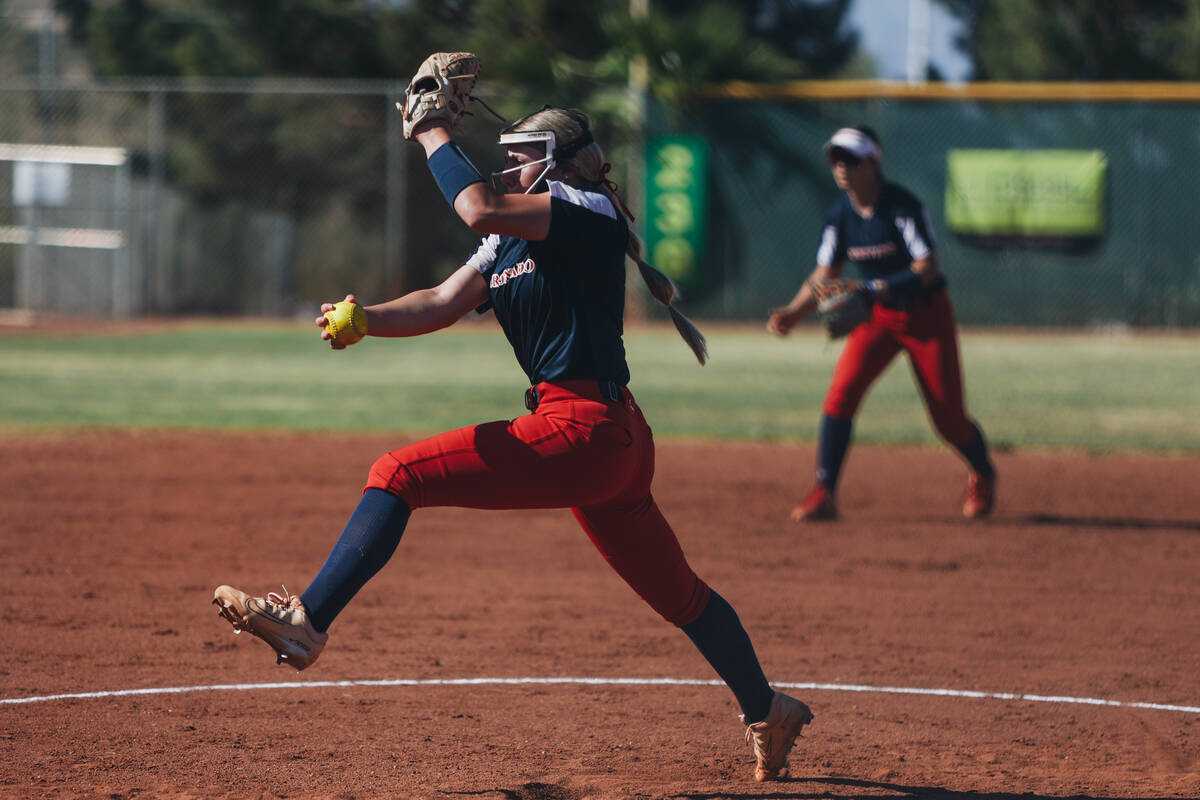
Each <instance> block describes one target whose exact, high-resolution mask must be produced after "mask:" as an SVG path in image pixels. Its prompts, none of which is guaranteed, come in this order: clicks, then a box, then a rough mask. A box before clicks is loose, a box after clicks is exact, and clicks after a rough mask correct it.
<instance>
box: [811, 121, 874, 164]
mask: <svg viewBox="0 0 1200 800" xmlns="http://www.w3.org/2000/svg"><path fill="white" fill-rule="evenodd" d="M835 147H836V148H838V149H839V150H845V151H846V152H847V153H850V154H851V155H853V156H856V157H858V158H873V159H875V160H876V161H877V162H881V163H882V161H883V152H882V151H881V150H880V149H879V145H877V144H875V140H874V139H872V138H871V137H870V136H867V135H866V134H865V133H863V132H862V131H859V130H855V129H854V128H842V129H841V130H839V131H838V132H837V133H835V134H834V135H833V136H831V137H829V141H828V142H826V143H825V155H829V153H830V152H831V151H832V150H833V149H834V148H835Z"/></svg>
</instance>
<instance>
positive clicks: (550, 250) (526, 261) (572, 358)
mask: <svg viewBox="0 0 1200 800" xmlns="http://www.w3.org/2000/svg"><path fill="white" fill-rule="evenodd" d="M549 185H550V189H549V191H550V232H549V234H548V235H547V236H546V238H545V239H544V240H542V241H536V242H535V241H528V240H525V239H516V238H514V237H511V236H499V235H497V234H492V235H490V236H485V237H484V239H483V243H482V244H481V245H480V246H479V249H478V250H476V251H475V254H474V255H472V256H471V257H470V258H469V259H467V264H469V265H471V266H472V267H474V268H475V269H476V270H478V271H479V273H480V274H481V275H482V276H483V277H484V279H485V280H487V282H488V286H489V287H490V288H491V306H492V307H493V308H495V310H496V319H497V320H499V321H500V327H501V328H503V329H504V335H505V336H507V337H508V341H509V343H511V344H512V347H513V352H514V353H516V356H517V361H518V362H520V364H521V368H522V369H524V370H525V374H526V375H528V376H529V382H530V383H531V384H535V383H539V382H541V381H552V380H578V379H587V378H594V379H595V380H598V381H615V382H616V383H617V384H618V385H621V386H624V385H625V384H627V383H628V382H629V367H628V365H627V364H626V363H625V344H624V342H623V341H622V339H621V336H622V333H623V330H624V322H623V321H624V316H625V243H626V241H627V239H628V237H629V229H628V227H627V226H626V223H625V218H624V217H622V216H621V215H620V214H618V213H617V210H616V209H615V208H614V207H613V204H612V201H610V200H609V199H608V197H606V196H605V195H603V194H600V193H597V192H589V191H584V190H582V189H576V188H573V187H571V186H567V185H566V184H564V183H560V182H558V181H551V182H550V184H549Z"/></svg>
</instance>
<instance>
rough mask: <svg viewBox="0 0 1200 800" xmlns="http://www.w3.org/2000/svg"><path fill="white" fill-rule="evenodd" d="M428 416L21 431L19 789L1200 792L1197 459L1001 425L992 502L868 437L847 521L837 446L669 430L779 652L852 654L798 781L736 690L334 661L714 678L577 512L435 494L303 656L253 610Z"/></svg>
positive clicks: (1, 554) (848, 487) (707, 526)
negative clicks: (1013, 442)
mask: <svg viewBox="0 0 1200 800" xmlns="http://www.w3.org/2000/svg"><path fill="white" fill-rule="evenodd" d="M814 413H815V412H814ZM404 441H406V440H405V439H404V438H403V437H396V436H384V435H361V434H334V435H317V434H312V435H309V434H305V435H298V434H277V435H265V436H258V435H250V434H218V433H208V432H191V433H159V432H145V433H128V432H114V431H108V432H106V431H92V432H84V433H75V434H36V435H35V434H11V433H10V434H6V435H4V436H3V437H0V486H2V487H3V490H2V493H0V516H2V518H3V520H4V523H3V534H0V543H2V544H0V565H2V566H0V576H2V577H3V582H4V589H5V591H4V595H3V600H2V601H0V602H2V604H3V615H4V617H3V619H4V629H5V630H4V644H3V645H2V646H0V700H2V701H3V702H0V797H5V798H8V797H13V798H17V797H19V798H25V797H39V798H40V797H48V798H75V797H87V798H92V797H98V798H113V799H114V800H116V799H118V798H120V799H123V798H147V797H155V798H157V797H186V798H396V797H402V798H403V797H414V798H480V799H482V800H504V799H505V798H507V799H509V800H512V799H513V798H519V799H520V800H580V799H582V798H693V799H695V800H701V799H703V800H709V799H710V798H755V797H769V798H789V799H792V800H809V799H810V798H834V799H835V800H857V799H858V798H875V797H882V798H931V799H932V798H936V800H1017V798H1050V797H1064V796H1070V797H1078V796H1086V797H1090V798H1104V799H1105V800H1133V799H1134V798H1139V799H1140V798H1150V799H1154V800H1157V799H1158V798H1195V797H1198V796H1200V735H1198V734H1200V708H1197V707H1198V706H1200V645H1198V644H1197V642H1200V599H1198V589H1197V587H1198V579H1197V576H1198V575H1200V481H1198V479H1197V476H1198V475H1200V460H1198V459H1197V458H1196V457H1194V456H1186V457H1185V456H1180V457H1165V456H1164V457H1152V456H1136V457H1124V456H1121V457H1118V456H1103V457H1100V456H1096V457H1086V456H1076V455H1051V454H1023V453H1000V454H999V455H998V456H997V463H998V466H999V470H1000V501H999V505H998V508H997V510H996V513H995V516H994V517H993V518H992V519H989V520H986V521H982V522H974V523H966V522H964V521H963V520H962V519H961V518H960V516H959V514H958V508H959V504H960V501H961V494H960V493H961V489H962V485H963V470H962V467H961V466H960V465H959V463H958V461H957V459H956V458H955V457H954V456H953V455H952V454H951V453H950V452H949V451H947V450H944V449H939V448H912V449H901V448H885V447H870V446H862V447H859V448H856V449H855V451H854V452H853V454H852V456H851V458H850V462H849V464H848V467H847V470H846V474H845V477H844V481H843V483H844V488H843V491H842V494H841V507H842V510H843V517H844V519H843V520H842V521H840V522H837V523H833V524H823V525H809V526H798V525H795V524H791V523H789V522H787V520H786V515H787V511H788V509H789V508H790V507H791V505H792V503H793V502H794V501H795V500H796V498H797V495H798V493H799V492H800V491H801V490H802V489H804V488H806V486H807V483H808V480H809V476H810V474H811V464H812V461H813V451H812V446H811V445H769V444H736V443H719V444H713V443H708V444H697V443H686V442H679V441H665V442H660V444H659V468H658V476H657V479H656V492H655V493H656V497H657V499H658V501H659V504H660V505H661V506H662V507H663V509H664V511H665V512H666V514H667V516H668V517H669V518H670V519H671V520H672V522H673V523H674V525H675V526H676V528H677V530H678V532H679V535H680V539H681V541H682V543H683V546H684V549H685V551H686V553H687V554H688V556H689V558H690V560H691V562H692V564H693V566H694V567H695V568H696V570H697V571H698V572H699V573H700V574H701V575H702V576H703V577H704V578H706V579H707V580H709V581H710V582H711V583H712V584H713V585H714V586H715V587H716V588H718V589H719V590H720V591H721V592H722V593H723V594H724V595H725V596H726V597H727V598H728V599H729V600H730V602H731V603H732V604H733V605H734V606H735V607H736V608H737V610H738V611H739V613H740V614H741V616H742V619H743V621H744V623H745V625H746V627H747V629H748V630H749V632H750V634H751V637H752V638H753V640H754V642H755V645H756V647H757V649H758V652H759V655H760V657H761V659H762V662H763V665H764V667H765V669H766V671H767V674H768V676H769V677H770V678H771V679H772V680H774V681H776V682H780V683H813V684H823V685H825V687H824V688H820V689H804V688H797V689H793V690H791V691H792V693H794V694H796V695H797V696H799V697H801V698H803V699H804V700H806V701H807V702H808V703H810V704H811V706H812V707H813V709H814V711H815V713H816V721H815V723H814V724H813V725H812V726H811V728H809V729H808V731H807V735H806V737H805V738H804V739H802V740H800V742H799V743H798V746H797V748H796V750H795V752H794V755H793V758H792V764H793V769H792V777H791V779H790V780H788V781H785V782H782V783H769V784H754V783H752V782H751V781H750V775H751V772H752V761H751V755H750V750H749V747H748V746H747V745H746V744H745V743H744V741H743V740H742V730H743V729H742V726H741V725H740V724H739V723H738V721H737V718H736V713H737V709H736V707H735V704H734V702H733V699H732V697H731V695H730V694H729V692H728V691H727V690H726V689H725V688H724V687H722V686H708V685H670V684H668V685H644V684H636V683H635V684H629V685H612V684H601V685H586V684H579V683H552V684H524V683H514V684H500V683H484V684H481V685H442V686H438V685H430V684H418V685H375V686H372V685H364V684H360V683H346V684H344V685H330V683H332V682H339V681H347V682H352V681H392V680H400V679H410V680H416V681H430V680H452V679H464V678H466V679H470V678H512V679H525V678H564V679H575V678H601V679H622V678H632V679H661V678H677V679H697V680H710V679H712V678H714V676H713V675H712V674H711V672H710V670H709V668H708V666H707V665H706V664H705V662H704V661H703V660H702V659H701V658H700V656H699V655H698V654H697V653H696V652H695V651H694V650H693V648H692V646H691V644H690V643H689V642H688V640H687V639H686V638H685V637H684V636H683V635H682V634H681V633H680V632H678V631H677V630H675V629H674V628H672V627H671V626H669V625H668V624H667V623H665V622H664V621H662V620H661V619H659V618H658V617H656V616H655V615H654V614H653V612H651V611H650V610H649V609H648V608H647V607H645V606H644V605H643V604H642V603H641V601H640V600H638V599H637V597H635V596H634V594H633V593H632V592H631V591H630V590H629V589H628V588H627V587H626V586H625V585H624V584H622V583H621V582H620V580H619V579H618V578H617V577H616V576H615V574H613V573H612V572H611V571H610V570H609V569H608V567H607V566H606V565H605V564H604V563H603V561H602V560H601V558H600V556H599V555H598V554H596V553H595V552H594V550H593V549H592V547H591V545H590V544H589V543H588V541H587V539H586V537H585V536H584V535H583V533H582V532H581V531H580V530H579V529H578V528H577V526H576V525H575V523H574V520H573V519H572V517H571V515H570V513H569V512H567V511H535V512H503V513H489V512H482V511H469V510H458V509H426V510H420V511H418V512H417V513H416V514H415V515H414V517H413V520H412V523H411V525H410V526H409V530H408V532H407V533H406V534H405V537H404V540H403V541H402V542H401V544H400V547H399V549H398V551H397V553H396V555H395V557H394V558H393V559H392V561H391V562H390V563H389V564H388V566H387V567H386V568H385V569H384V570H383V572H381V573H380V574H379V575H378V576H376V578H375V579H374V580H373V581H372V582H371V583H370V584H369V585H368V586H367V588H366V589H365V590H363V592H362V593H361V594H360V595H359V596H358V598H356V600H355V601H354V602H353V603H352V604H351V605H350V607H349V608H348V609H347V610H346V611H345V612H344V614H343V615H342V616H341V617H340V618H339V619H338V620H337V622H336V623H335V624H334V626H333V628H332V629H331V635H332V638H331V641H330V645H329V646H328V647H327V648H326V650H325V652H324V654H323V655H322V657H321V660H320V661H319V662H318V663H317V664H316V665H315V666H313V667H312V668H311V669H309V670H307V671H306V672H304V673H302V674H299V675H298V674H297V673H295V672H294V671H293V670H291V669H290V668H288V667H285V666H279V667H276V666H274V665H273V661H274V659H273V654H272V653H271V652H270V650H269V648H267V647H266V646H265V645H264V644H263V643H261V642H259V641H258V640H256V639H253V638H251V637H250V636H248V635H242V636H237V637H235V636H233V635H232V633H231V631H230V628H229V626H228V625H227V624H226V623H224V622H223V621H221V620H220V619H219V618H218V617H217V613H216V610H215V608H214V607H213V606H211V605H210V602H209V601H210V598H211V595H212V589H213V587H214V586H216V585H217V584H219V583H225V582H228V583H231V584H234V585H236V586H239V587H242V588H245V589H248V590H253V591H254V592H256V593H265V592H266V591H268V590H272V589H274V590H276V591H278V590H279V585H278V584H279V583H280V582H283V583H286V584H287V586H288V588H289V589H291V590H293V591H300V590H301V589H303V588H304V586H305V585H306V584H307V582H308V581H309V580H310V579H311V577H312V576H313V574H314V573H315V571H316V569H317V567H319V565H320V564H321V562H322V560H323V559H324V557H325V555H326V553H327V552H328V550H329V548H330V546H331V544H332V543H333V541H334V539H335V538H336V536H337V534H338V532H339V531H340V530H341V526H342V524H343V522H344V521H345V518H346V516H347V515H348V514H349V512H350V511H351V509H352V508H353V505H354V503H355V502H356V498H357V496H358V493H359V491H360V489H361V484H362V480H363V478H364V477H365V474H366V470H367V468H368V466H369V465H370V463H371V462H372V461H373V460H374V458H375V457H376V456H377V455H379V454H380V453H382V452H384V451H385V450H387V449H390V448H392V447H395V446H396V445H398V444H401V443H403V442H404ZM334 461H336V462H338V463H339V464H340V466H339V467H338V468H337V469H331V468H330V464H331V463H332V462H334ZM914 472H919V473H920V474H921V475H923V476H925V477H924V479H923V480H921V481H920V483H919V485H918V486H917V488H915V489H911V488H907V487H908V486H910V485H911V482H910V481H909V480H907V479H904V477H905V476H908V475H911V474H912V473H914ZM897 486H904V487H906V489H905V491H898V490H897ZM274 682H287V683H293V684H294V685H293V686H287V687H269V686H254V685H253V684H269V683H274ZM313 684H316V685H313ZM854 686H857V687H875V688H876V689H883V688H886V687H907V688H915V689H927V690H938V689H946V690H956V691H960V692H962V691H965V692H972V691H978V692H983V693H1017V694H1028V695H1038V696H1043V697H1046V696H1053V697H1059V698H1062V699H1060V700H1056V701H1051V702H1041V701H1035V700H1033V699H1026V698H1021V699H999V698H995V697H973V696H961V695H957V694H949V695H945V696H937V695H929V694H906V693H901V692H897V691H895V690H894V689H891V690H886V691H876V690H870V691H850V690H849V688H850V687H854ZM167 687H179V688H181V689H184V690H185V691H180V692H178V693H161V692H156V691H150V692H148V693H143V694H120V695H113V694H104V693H108V692H120V691H127V690H158V689H162V688H167ZM214 687H218V688H214ZM89 692H94V693H100V694H98V695H96V696H91V697H83V698H79V697H77V698H57V699H36V698H47V697H48V696H51V695H58V694H77V693H89ZM1072 698H1074V699H1103V700H1109V701H1114V704H1111V705H1096V704H1087V703H1080V702H1067V701H1068V700H1070V699H1072ZM35 699H36V700H35ZM1135 703H1153V704H1162V705H1166V706H1172V708H1157V709H1156V708H1146V707H1136V706H1133V705H1131V704H1135Z"/></svg>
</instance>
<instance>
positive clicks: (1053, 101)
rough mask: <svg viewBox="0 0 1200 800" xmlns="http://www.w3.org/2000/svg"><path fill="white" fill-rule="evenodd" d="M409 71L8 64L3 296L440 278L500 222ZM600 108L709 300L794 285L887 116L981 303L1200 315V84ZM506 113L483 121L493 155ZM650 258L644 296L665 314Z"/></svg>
mask: <svg viewBox="0 0 1200 800" xmlns="http://www.w3.org/2000/svg"><path fill="white" fill-rule="evenodd" d="M403 87H404V84H403V82H391V81H335V80H316V79H310V80H203V81H200V80H188V81H182V80H128V81H118V82H95V81H83V82H78V83H76V82H69V81H66V82H63V83H61V84H56V85H43V84H42V83H39V82H38V81H36V80H10V81H7V82H6V81H0V102H3V104H4V109H5V113H4V114H3V115H0V309H5V308H14V307H15V308H21V309H27V310H29V311H37V310H44V311H52V312H61V313H84V314H98V315H111V316H138V315H144V314H155V315H160V314H161V315H173V314H214V313H216V314H230V315H266V316H289V315H292V314H300V313H301V312H303V314H309V313H311V310H312V308H314V307H315V304H316V303H319V302H320V301H322V300H329V299H331V298H339V297H341V296H343V295H344V294H345V293H346V292H347V291H354V292H356V293H358V294H359V296H360V297H364V298H369V299H376V298H384V297H394V296H396V295H397V294H399V293H402V292H405V291H408V290H411V289H415V288H421V287H423V286H428V285H430V284H431V283H434V282H437V281H439V280H441V279H442V278H444V277H445V276H446V275H448V274H449V273H450V272H451V271H453V270H454V269H455V268H457V266H459V265H461V264H462V262H463V260H464V259H465V258H467V257H468V256H469V255H470V253H471V252H472V251H473V249H474V248H475V247H476V246H477V245H478V242H479V236H478V235H475V234H473V233H472V232H471V231H470V230H469V229H467V228H466V227H465V226H464V225H463V224H462V223H461V221H460V220H458V219H457V218H456V217H455V216H454V215H453V214H452V213H451V212H450V210H449V209H448V208H447V207H446V205H445V203H444V201H443V200H442V198H441V196H440V193H439V192H438V190H437V187H436V186H435V185H434V183H433V180H432V178H431V177H430V175H429V173H428V170H427V169H426V168H425V165H424V155H423V153H422V152H421V150H420V148H419V147H416V146H415V145H413V144H411V143H409V142H405V141H404V139H403V137H402V135H401V132H400V125H399V115H398V114H397V113H396V111H395V101H396V99H397V98H398V97H400V96H401V95H402V92H403ZM489 92H490V94H489V97H490V98H491V99H493V100H495V101H496V104H497V105H498V106H499V107H500V108H506V109H517V108H525V107H526V106H530V105H532V107H536V106H537V105H538V104H540V101H538V102H536V103H535V102H534V101H533V100H531V99H529V98H527V97H523V96H515V95H513V94H511V92H512V90H511V89H505V87H503V86H501V85H493V86H490V87H489ZM506 92H508V94H506ZM510 113H511V112H510ZM598 119H600V122H599V123H598V125H597V135H598V137H599V139H600V141H601V142H602V144H603V145H604V146H605V151H606V154H607V157H608V159H609V160H610V161H611V162H612V164H613V165H614V170H613V173H612V175H611V176H610V177H612V178H614V179H615V180H617V181H618V182H619V183H620V184H621V185H622V192H623V193H624V194H625V196H626V197H627V198H628V199H629V201H630V203H631V204H632V205H633V207H634V209H635V211H636V212H637V214H638V219H637V226H638V227H639V228H640V230H641V231H642V233H644V234H645V235H646V239H647V243H648V245H649V248H650V251H651V255H652V257H654V258H655V259H656V260H657V261H658V262H659V263H660V266H662V267H663V268H664V269H665V270H666V271H668V272H670V273H672V274H673V275H676V276H677V277H678V278H679V281H680V283H681V285H682V287H683V289H684V296H683V301H682V302H683V308H684V309H685V310H686V311H687V312H688V313H689V314H691V315H693V316H695V317H697V318H716V319H721V318H725V319H734V320H753V319H763V318H765V315H766V313H767V310H768V309H769V308H771V307H773V306H777V305H779V304H781V303H783V302H785V301H786V300H787V299H788V298H789V297H790V296H791V295H792V294H793V293H794V292H795V290H796V288H797V287H798V286H799V284H800V282H801V281H802V280H803V278H804V277H805V276H806V275H807V274H808V272H809V271H810V270H811V268H812V265H813V259H814V256H815V252H816V247H817V242H818V238H819V236H820V232H821V224H822V220H823V216H824V212H825V209H826V208H827V207H828V206H829V204H830V203H831V202H833V200H834V199H835V196H836V189H835V187H834V185H833V182H832V180H831V179H830V176H829V172H828V169H827V167H826V165H825V163H824V161H823V157H822V153H821V144H822V142H824V141H825V139H826V138H827V137H828V136H829V135H830V133H831V132H832V131H834V130H835V129H836V128H838V127H839V126H841V125H845V124H849V123H853V122H864V123H867V124H870V125H872V126H873V127H874V128H875V129H876V130H877V131H879V133H880V134H881V136H882V138H883V144H884V150H885V170H886V173H887V174H888V176H890V177H891V178H893V179H894V180H896V181H899V182H900V183H902V184H904V185H906V186H908V187H909V188H910V189H912V190H913V191H915V192H916V193H917V194H918V195H920V196H921V197H922V198H923V199H924V201H925V202H926V204H927V206H928V209H929V212H930V215H931V217H932V222H933V225H934V229H935V232H936V235H937V239H938V249H939V252H940V255H941V259H942V265H943V269H944V271H945V272H946V274H947V275H948V276H949V280H950V287H951V292H952V295H953V297H954V300H955V303H956V307H957V309H958V314H959V317H960V319H961V320H962V321H963V322H965V323H969V324H979V325H1019V326H1060V325H1062V326H1071V327H1096V326H1118V327H1120V326H1136V327H1174V328H1185V327H1196V326H1198V325H1200V190H1198V189H1197V186H1196V183H1197V176H1200V84H1120V83H1114V84H994V83H992V84H961V85H951V84H921V85H909V84H897V83H881V82H823V83H793V84H784V85H777V86H776V85H771V86H764V85H721V86H715V87H710V88H709V89H708V90H707V91H706V92H705V93H704V94H703V96H702V97H701V98H700V99H699V100H698V101H697V102H696V103H694V104H692V105H691V106H689V107H688V110H686V111H684V112H677V113H675V114H672V115H668V114H667V113H665V112H664V111H663V110H662V109H655V108H653V107H652V108H651V113H650V114H649V122H648V125H647V129H646V130H645V131H644V134H645V135H644V136H641V137H639V136H637V135H635V134H637V131H634V130H631V129H630V128H629V126H628V125H623V124H620V120H619V115H614V114H612V113H610V114H609V115H607V116H602V115H601V116H598ZM498 127H499V124H498V123H496V122H494V121H491V120H488V119H487V118H486V117H482V116H478V117H474V118H472V119H470V120H468V121H467V122H466V123H465V124H464V126H463V128H464V131H463V134H462V136H461V142H462V144H463V146H464V148H465V149H466V151H467V152H468V154H469V155H470V156H471V157H472V159H474V160H475V162H476V163H477V164H478V165H479V167H480V169H481V170H483V171H484V173H485V174H487V172H489V171H490V170H492V169H495V168H496V167H497V166H498V165H499V163H500V160H501V155H500V153H499V151H498V149H497V148H496V145H495V136H496V130H497V129H498ZM643 166H644V167H645V169H644V170H639V169H637V168H638V167H643ZM639 174H644V175H645V176H646V177H645V179H644V180H643V179H642V178H640V177H635V176H636V175H639ZM651 180H655V181H657V182H656V183H653V184H651V183H649V181H651ZM948 199H949V203H948ZM631 285H632V286H633V287H634V288H632V289H631V292H632V293H633V294H632V295H631V298H632V299H633V300H635V301H638V300H641V301H642V302H634V303H632V312H631V315H632V316H636V315H637V313H639V311H641V310H642V309H643V308H644V309H648V311H647V313H649V314H654V313H655V309H656V304H654V303H652V302H645V300H646V298H645V297H644V296H642V295H641V292H642V290H641V289H640V288H638V287H640V282H638V281H636V279H635V280H634V281H633V282H631Z"/></svg>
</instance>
